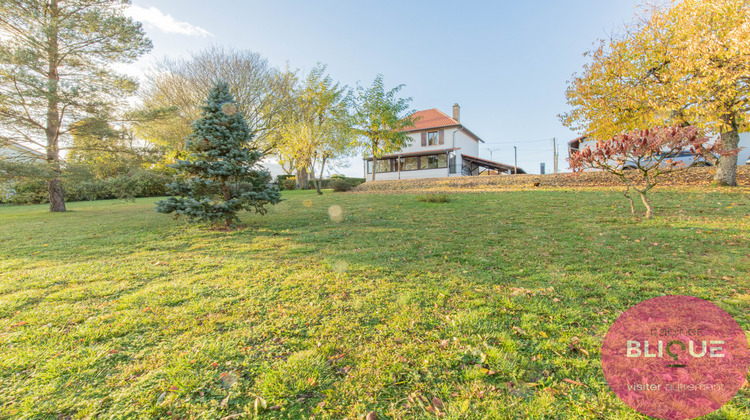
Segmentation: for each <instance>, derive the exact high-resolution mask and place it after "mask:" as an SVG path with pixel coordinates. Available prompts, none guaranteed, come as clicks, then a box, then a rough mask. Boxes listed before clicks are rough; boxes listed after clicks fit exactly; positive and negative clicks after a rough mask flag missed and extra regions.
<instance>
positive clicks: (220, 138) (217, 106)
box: [156, 82, 281, 227]
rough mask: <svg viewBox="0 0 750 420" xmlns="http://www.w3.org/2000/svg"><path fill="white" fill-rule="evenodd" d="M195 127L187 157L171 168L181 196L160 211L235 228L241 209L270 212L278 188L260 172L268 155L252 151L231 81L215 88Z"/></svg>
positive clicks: (173, 185) (174, 190)
mask: <svg viewBox="0 0 750 420" xmlns="http://www.w3.org/2000/svg"><path fill="white" fill-rule="evenodd" d="M191 127H192V129H193V133H192V134H191V135H190V136H188V138H187V141H186V143H185V150H186V152H187V153H188V156H187V159H185V160H181V159H178V160H177V162H176V163H175V164H173V165H172V167H173V168H175V169H177V172H178V174H177V176H176V179H175V181H174V182H173V183H171V184H169V185H168V188H169V192H170V194H171V195H175V196H179V197H169V198H168V199H167V200H162V201H160V202H159V203H157V207H156V211H158V212H160V213H176V214H177V216H180V215H181V216H185V217H187V218H188V220H190V221H195V222H209V223H212V224H214V225H217V224H220V223H222V222H223V223H224V225H225V226H226V227H230V226H232V225H233V224H234V222H236V221H237V220H238V218H237V213H238V212H239V211H241V210H248V211H252V210H255V211H256V212H257V213H260V214H265V213H266V211H267V210H266V205H268V204H277V203H279V201H281V194H280V193H279V191H278V189H276V188H275V187H271V186H269V185H268V183H269V182H270V180H271V176H270V175H269V174H268V172H266V171H261V170H258V169H257V168H256V165H257V163H258V161H259V160H260V159H261V158H262V157H263V154H262V153H261V152H260V151H258V150H255V149H251V148H250V147H249V142H250V141H251V140H252V138H253V134H252V132H251V130H250V127H249V126H248V124H247V121H246V120H245V117H244V116H243V115H242V113H240V112H238V110H237V105H236V104H235V102H234V98H233V97H232V95H231V94H230V93H229V86H228V85H227V84H226V83H224V82H219V83H217V84H216V86H215V87H214V88H213V89H212V90H211V92H210V93H209V94H208V99H206V101H205V103H204V105H203V106H202V107H201V116H200V118H198V119H197V120H195V121H193V124H192V126H191Z"/></svg>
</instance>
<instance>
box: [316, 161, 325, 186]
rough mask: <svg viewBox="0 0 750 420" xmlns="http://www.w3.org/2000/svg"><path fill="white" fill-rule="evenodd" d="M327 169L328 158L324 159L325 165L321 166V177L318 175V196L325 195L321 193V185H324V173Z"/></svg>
mask: <svg viewBox="0 0 750 420" xmlns="http://www.w3.org/2000/svg"><path fill="white" fill-rule="evenodd" d="M325 168H326V158H325V157H324V158H323V163H321V165H320V175H318V183H317V185H316V187H318V195H323V192H322V191H320V184H322V183H323V171H325Z"/></svg>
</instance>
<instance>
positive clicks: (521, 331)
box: [513, 325, 526, 335]
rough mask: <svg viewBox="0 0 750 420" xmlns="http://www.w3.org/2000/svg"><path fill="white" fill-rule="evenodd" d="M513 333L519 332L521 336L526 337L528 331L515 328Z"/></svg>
mask: <svg viewBox="0 0 750 420" xmlns="http://www.w3.org/2000/svg"><path fill="white" fill-rule="evenodd" d="M513 331H515V332H517V333H518V334H520V335H526V331H524V330H523V329H522V328H521V327H517V326H515V325H514V326H513Z"/></svg>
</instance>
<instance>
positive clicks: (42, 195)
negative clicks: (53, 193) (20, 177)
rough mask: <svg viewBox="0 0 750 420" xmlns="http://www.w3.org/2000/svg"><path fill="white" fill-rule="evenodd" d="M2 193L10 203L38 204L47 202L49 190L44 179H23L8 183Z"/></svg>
mask: <svg viewBox="0 0 750 420" xmlns="http://www.w3.org/2000/svg"><path fill="white" fill-rule="evenodd" d="M4 195H5V198H6V200H7V202H8V203H11V204H39V203H46V202H48V197H49V191H48V190H47V183H46V182H44V181H23V182H17V183H13V184H10V186H9V187H8V190H7V191H6V193H5V194H4Z"/></svg>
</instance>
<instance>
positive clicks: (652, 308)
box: [602, 296, 750, 420]
mask: <svg viewBox="0 0 750 420" xmlns="http://www.w3.org/2000/svg"><path fill="white" fill-rule="evenodd" d="M749 364H750V350H748V343H747V338H746V337H745V333H744V332H743V331H742V328H740V326H739V324H738V323H737V321H735V320H734V318H732V317H731V315H729V314H728V313H726V312H725V311H724V310H723V309H721V308H719V307H718V306H716V305H714V304H712V303H710V302H707V301H705V300H703V299H699V298H696V297H690V296H661V297H656V298H653V299H649V300H647V301H644V302H641V303H639V304H638V305H636V306H634V307H632V308H630V309H629V310H627V311H626V312H625V313H623V314H622V315H621V316H620V317H619V318H617V320H616V321H615V323H614V325H612V327H611V328H610V329H609V331H608V332H607V336H606V337H605V338H604V345H603V347H602V368H603V370H604V377H605V378H606V379H607V383H609V386H610V388H612V391H614V392H615V394H617V396H618V397H619V398H620V399H621V400H622V401H623V402H625V404H627V405H629V406H630V407H632V408H633V409H635V410H636V411H638V412H639V413H642V414H645V415H648V416H651V417H655V418H659V419H664V420H682V419H693V418H696V417H700V416H704V415H706V414H709V413H711V412H713V411H715V410H718V409H719V408H720V407H721V406H723V405H724V404H726V403H727V402H728V401H729V400H731V399H732V398H733V397H734V396H735V395H736V394H737V392H738V391H739V390H740V388H741V387H742V385H743V384H744V383H745V379H746V376H747V373H748V365H749Z"/></svg>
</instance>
